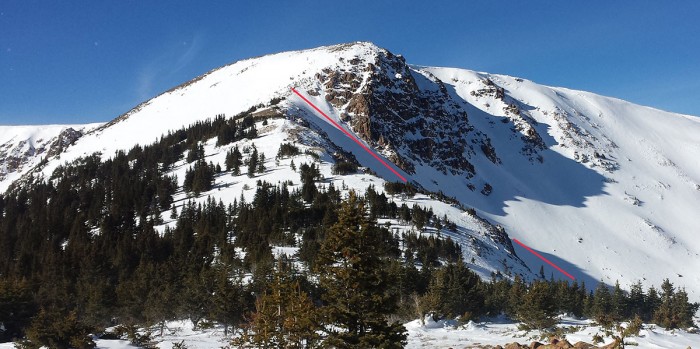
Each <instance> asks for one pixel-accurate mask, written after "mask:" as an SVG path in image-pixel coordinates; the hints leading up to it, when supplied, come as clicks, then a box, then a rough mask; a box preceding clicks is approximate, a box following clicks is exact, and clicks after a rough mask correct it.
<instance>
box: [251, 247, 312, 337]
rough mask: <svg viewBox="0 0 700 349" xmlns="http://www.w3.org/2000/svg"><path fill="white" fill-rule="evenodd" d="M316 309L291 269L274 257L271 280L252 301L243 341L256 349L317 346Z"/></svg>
mask: <svg viewBox="0 0 700 349" xmlns="http://www.w3.org/2000/svg"><path fill="white" fill-rule="evenodd" d="M318 329H319V322H318V316H317V311H316V309H315V307H314V305H313V303H312V302H311V298H309V296H308V294H306V292H304V291H302V290H301V287H300V284H299V281H298V280H294V279H293V278H292V277H291V270H290V269H289V267H287V266H285V265H284V264H283V262H282V261H281V260H278V263H277V268H276V270H275V272H274V275H273V278H272V281H271V283H270V284H269V286H268V288H267V289H266V291H265V293H264V294H263V295H262V296H260V297H259V298H258V299H257V301H256V302H255V313H254V314H253V315H252V320H251V323H250V330H251V331H252V334H248V335H247V336H245V337H246V338H244V339H243V340H244V341H245V342H248V343H250V344H253V345H255V346H257V347H260V348H290V349H303V348H315V347H317V346H318V340H319V336H318Z"/></svg>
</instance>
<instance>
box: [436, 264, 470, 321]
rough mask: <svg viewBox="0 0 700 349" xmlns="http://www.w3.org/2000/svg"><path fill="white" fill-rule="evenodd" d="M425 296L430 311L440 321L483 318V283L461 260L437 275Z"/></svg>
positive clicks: (442, 269) (437, 272)
mask: <svg viewBox="0 0 700 349" xmlns="http://www.w3.org/2000/svg"><path fill="white" fill-rule="evenodd" d="M426 297H427V299H426V301H427V302H426V303H427V305H428V307H429V308H428V309H430V310H431V311H432V312H433V316H434V317H437V318H442V317H449V318H453V317H456V316H460V317H461V319H462V320H464V321H467V320H471V319H474V318H476V317H478V316H479V315H482V313H483V309H484V296H483V293H482V288H481V281H480V279H479V277H478V276H477V275H476V274H475V273H474V272H472V271H471V270H469V269H467V267H466V266H465V265H464V262H463V261H462V260H461V259H459V260H457V262H455V263H449V264H447V265H446V266H444V267H442V268H440V269H438V270H437V271H436V272H435V274H434V275H433V281H432V282H431V284H430V288H429V291H428V295H427V296H426Z"/></svg>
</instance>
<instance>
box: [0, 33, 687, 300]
mask: <svg viewBox="0 0 700 349" xmlns="http://www.w3.org/2000/svg"><path fill="white" fill-rule="evenodd" d="M350 73H351V74H350ZM291 87H295V88H297V89H298V90H299V91H300V92H302V93H304V94H305V95H306V96H307V97H308V98H309V99H310V100H312V101H313V102H314V104H316V105H317V106H318V107H319V108H321V109H322V110H324V111H325V112H326V113H327V114H328V115H329V116H330V117H331V118H333V119H334V120H335V121H336V122H338V123H340V124H341V125H343V127H344V128H345V129H346V130H348V131H349V132H352V133H354V134H355V135H357V137H358V138H359V139H361V140H362V142H364V144H366V145H367V146H369V147H370V148H372V149H374V150H375V151H377V153H379V154H380V155H381V156H382V157H383V158H384V159H386V160H391V159H399V160H401V161H402V162H403V163H402V164H401V165H400V166H397V168H398V167H400V169H399V170H400V171H401V173H402V175H404V176H405V177H407V178H408V179H409V181H412V182H414V183H416V184H418V185H420V186H422V187H424V188H425V189H427V190H431V191H436V192H437V191H442V192H444V193H445V194H447V195H448V196H453V197H455V198H457V199H458V200H459V201H460V202H461V203H462V204H463V205H465V206H467V207H473V208H474V209H475V210H476V211H477V212H478V213H479V214H480V215H481V216H485V217H488V218H489V220H491V222H493V223H495V224H500V225H503V226H504V227H505V228H506V231H507V232H508V234H509V235H510V236H511V237H514V238H517V239H519V240H520V241H522V242H524V243H525V244H527V245H529V246H530V247H532V248H533V249H535V250H536V251H538V252H539V253H541V254H542V255H544V256H546V257H547V258H549V259H550V260H552V261H553V262H555V263H556V264H558V265H559V266H560V267H562V268H563V269H565V270H566V271H568V272H569V273H571V274H573V275H574V276H575V277H576V279H577V280H579V281H585V282H586V284H587V285H588V287H589V288H590V287H592V286H594V284H595V283H596V282H597V281H598V280H601V279H602V280H603V281H605V282H607V283H610V284H613V283H614V282H615V280H619V281H620V283H621V284H622V285H623V286H624V285H627V284H630V283H632V282H634V281H636V280H642V281H643V282H644V283H645V284H646V285H650V284H656V285H658V284H660V282H661V280H662V279H663V278H666V277H668V278H670V279H671V280H672V281H673V282H674V283H675V284H676V285H685V286H686V287H687V288H688V291H689V293H690V297H691V299H693V300H695V301H700V275H698V274H697V273H693V272H692V271H693V270H699V269H700V258H698V257H699V255H698V253H700V243H698V242H697V241H696V239H694V236H696V235H697V234H698V233H699V231H698V229H699V228H698V227H700V215H698V214H697V207H699V204H700V162H698V161H697V159H698V158H700V121H698V119H697V118H695V117H692V116H683V115H678V114H673V113H667V112H663V111H659V110H655V109H651V108H647V107H642V106H638V105H634V104H630V103H627V102H624V101H621V100H617V99H613V98H608V97H602V96H598V95H594V94H591V93H587V92H581V91H573V90H568V89H564V88H554V87H547V86H542V85H538V84H536V83H533V82H530V81H527V80H522V79H518V78H513V77H508V76H502V75H493V74H488V73H480V72H474V71H469V70H464V69H456V68H435V67H421V66H410V65H406V64H405V63H404V61H403V58H400V57H399V56H395V55H393V54H391V53H389V52H388V51H386V50H384V49H381V48H378V47H376V46H375V45H373V44H371V43H354V44H344V45H336V46H328V47H321V48H316V49H311V50H304V51H294V52H283V53H279V54H274V55H269V56H263V57H259V58H253V59H248V60H243V61H239V62H236V63H233V64H231V65H228V66H225V67H222V68H220V69H216V70H213V71H211V72H209V73H207V74H205V75H203V76H201V77H199V78H197V79H195V80H193V81H190V82H188V83H186V84H183V85H181V86H178V87H176V88H174V89H172V90H170V91H167V92H165V93H164V94H162V95H161V96H158V97H156V98H154V99H152V100H150V101H147V102H144V103H143V104H141V105H139V106H137V107H136V108H134V109H133V110H131V111H130V112H128V113H126V114H124V115H123V116H121V117H119V118H117V119H115V120H114V121H112V122H110V123H108V124H105V125H104V126H102V127H99V128H96V129H94V130H92V131H89V132H86V133H85V134H84V135H83V136H82V137H80V138H79V139H78V140H77V141H75V143H74V144H72V145H71V146H69V147H67V148H66V149H64V150H63V151H62V152H60V154H59V155H58V156H57V158H56V159H52V160H50V161H48V162H47V163H46V164H45V165H42V166H41V167H40V168H38V169H37V170H36V171H35V172H34V175H35V176H44V177H48V175H50V174H51V172H52V171H53V170H54V169H55V168H56V167H57V166H59V165H60V164H62V163H65V162H70V161H73V160H75V159H77V158H79V157H81V156H85V155H88V154H92V153H94V152H99V153H101V154H103V156H106V157H108V156H111V155H112V154H114V152H115V151H117V150H128V149H129V148H131V147H132V146H134V145H135V144H141V145H145V144H149V143H152V142H154V141H156V140H157V139H158V138H159V137H160V136H161V135H163V134H164V133H167V132H168V131H170V130H176V129H179V128H182V127H184V126H187V125H190V124H192V123H194V122H196V121H198V120H203V119H206V118H212V117H214V116H215V115H218V114H224V115H226V116H227V117H231V116H233V115H236V114H238V113H241V112H243V111H246V110H248V109H250V108H251V107H252V106H259V107H260V108H261V109H265V108H266V107H267V106H269V105H270V104H271V101H272V100H273V99H276V98H281V99H282V101H281V102H279V104H277V108H279V111H280V113H282V114H283V115H284V116H285V117H286V120H285V121H284V122H282V121H279V122H278V121H275V123H273V125H272V126H274V127H275V128H274V129H270V130H268V132H267V133H266V134H265V135H264V136H263V138H261V139H260V140H255V141H253V142H255V143H256V145H257V146H258V147H259V148H263V149H264V151H265V153H266V156H267V159H269V160H268V162H269V164H268V169H269V171H268V173H266V174H265V176H269V177H265V178H269V180H268V181H272V182H273V183H274V182H276V181H278V180H283V179H286V178H292V179H296V177H297V175H295V174H293V173H292V172H290V171H291V170H290V169H288V168H287V167H286V166H288V163H287V162H285V161H281V162H280V165H279V166H277V165H276V164H273V162H272V160H271V159H273V158H274V156H275V153H276V149H277V147H278V145H279V142H282V141H283V140H284V139H293V140H295V141H298V142H300V143H302V144H305V145H306V146H308V147H310V148H314V149H315V151H317V152H318V153H319V154H320V155H321V161H322V168H324V171H325V172H324V175H325V176H327V178H332V179H329V180H330V181H335V182H337V183H342V182H345V183H346V184H347V185H349V186H350V187H357V188H358V189H360V190H361V189H362V187H363V186H366V185H367V184H368V183H375V185H376V186H377V188H380V187H381V185H380V184H381V182H382V181H383V180H390V181H396V180H397V178H396V177H395V175H394V174H393V173H391V172H390V171H389V170H388V169H386V168H384V167H383V166H382V165H381V164H379V163H378V162H377V161H376V160H375V159H373V158H372V157H371V156H369V155H368V154H366V153H365V152H364V151H363V150H362V149H361V148H360V147H359V146H358V145H357V144H355V143H354V142H353V141H351V140H350V139H349V138H347V137H346V136H344V135H343V134H342V133H341V132H340V131H339V130H337V129H335V128H334V127H333V126H332V125H331V124H330V123H329V122H328V121H327V120H325V119H324V118H323V117H321V116H319V115H318V114H317V113H316V112H315V111H313V110H311V108H309V107H308V106H307V105H306V104H305V103H304V102H303V101H301V100H300V99H299V98H298V97H296V96H294V95H293V94H292V92H291V90H290V89H291ZM362 94H366V95H367V96H369V97H372V96H374V95H381V96H382V98H386V99H384V100H385V101H389V102H392V104H391V105H389V104H387V105H388V106H386V108H384V111H385V112H384V113H383V114H381V115H379V114H376V115H369V116H368V118H369V121H370V122H368V123H364V124H363V123H362V122H361V121H362V120H361V117H362V115H360V114H359V113H357V112H354V111H353V110H356V109H353V103H354V102H356V100H355V101H353V100H352V99H353V98H355V97H357V96H360V95H362ZM369 97H368V98H369ZM368 101H369V102H367V103H366V104H367V105H369V106H370V107H372V108H377V107H384V106H382V105H380V106H377V105H376V103H374V105H373V104H372V103H373V102H372V100H371V99H368ZM369 110H375V109H369ZM434 110H437V112H435V113H432V111H434ZM307 125H308V126H309V127H310V129H309V128H307V127H306V126H307ZM367 125H369V126H367ZM368 128H369V129H368ZM290 130H295V131H293V133H294V134H297V135H298V134H301V136H300V137H298V138H294V137H291V138H290ZM299 130H301V131H302V132H300V131H299ZM424 144H425V147H423V145H424ZM489 144H490V145H491V146H492V148H491V149H490V150H489V147H488V146H487V145H489ZM446 147H447V148H450V150H451V151H450V152H447V153H441V150H444V149H445V148H446ZM317 148H318V149H317ZM340 148H342V149H344V150H345V151H348V152H351V153H353V154H354V155H355V157H356V158H357V160H358V161H359V163H360V164H361V165H362V166H364V167H367V168H369V169H371V170H372V171H374V172H375V173H376V174H377V175H378V177H374V176H371V175H352V176H332V175H331V174H330V170H329V169H330V164H331V162H332V159H331V157H330V154H332V152H333V151H334V150H333V149H340ZM424 148H426V149H427V148H430V150H431V151H427V152H425V153H421V154H419V152H420V151H421V150H423V149H424ZM226 149H227V148H217V147H215V146H214V142H213V141H212V142H209V143H208V145H207V156H208V157H210V158H211V159H212V160H216V161H218V162H221V163H223V156H224V154H225V151H226ZM460 149H461V150H463V151H461V150H460ZM298 160H299V161H301V159H298ZM308 160H309V161H310V159H308ZM465 161H466V163H465ZM295 162H296V163H297V164H299V162H298V161H297V160H295ZM36 163H37V164H38V161H37V162H36ZM395 163H396V162H395ZM446 164H447V165H446ZM397 165H398V164H397ZM470 165H471V166H473V170H471V171H470V167H469V166H470ZM324 166H325V167H324ZM186 168H187V165H185V164H179V167H177V168H176V169H175V171H176V172H177V171H180V172H183V173H184V171H185V170H186ZM227 176H229V177H227ZM183 177H184V176H182V175H180V176H179V178H183ZM15 178H16V177H12V178H10V177H8V178H6V179H4V180H2V179H0V180H2V182H0V183H2V186H0V189H1V190H4V189H5V188H7V185H8V184H9V181H11V180H14V179H15ZM217 184H220V185H218V186H217V188H216V189H215V190H214V191H215V192H216V193H204V195H205V196H204V197H206V195H215V196H216V197H217V198H221V199H222V200H224V201H232V200H233V199H235V198H238V197H240V195H241V192H243V194H244V195H246V196H248V195H252V193H253V192H254V191H252V190H248V191H246V190H244V189H243V188H244V186H245V185H246V184H248V185H249V187H253V188H254V183H253V182H251V183H248V181H247V180H246V179H244V178H232V177H230V175H223V176H221V177H219V178H217ZM487 188H490V189H488V190H487ZM178 200H180V201H182V200H184V194H182V196H181V197H179V198H178ZM413 200H414V201H415V202H420V203H421V204H423V203H425V204H426V205H430V206H431V207H433V208H434V210H436V211H437V210H438V207H441V208H440V210H445V214H448V215H449V216H450V218H451V219H454V220H455V221H457V222H459V224H460V227H461V228H460V229H462V230H463V232H464V234H461V235H460V236H461V237H462V238H464V239H465V244H466V245H465V246H466V248H465V251H466V252H465V253H468V254H473V255H476V252H474V251H476V250H477V248H476V247H475V246H474V245H470V244H469V243H468V239H469V238H468V236H475V237H479V236H480V237H479V238H477V239H478V240H479V241H481V242H483V243H488V244H490V245H489V246H490V247H489V248H488V249H487V250H488V251H491V252H492V253H493V255H491V256H490V257H488V258H486V257H485V258H482V259H479V260H478V261H477V264H479V265H480V266H481V267H482V268H483V270H482V272H481V274H482V275H487V274H488V272H489V271H493V270H497V269H500V268H502V266H501V265H500V264H501V263H500V260H502V257H504V256H506V257H507V256H509V255H510V254H509V253H508V251H507V250H508V248H507V247H508V246H507V244H503V243H502V242H494V239H493V236H492V235H489V234H488V233H487V230H488V229H487V228H486V225H483V224H484V223H483V222H481V223H476V221H475V219H473V218H472V217H470V216H468V215H466V214H465V213H463V212H461V210H459V209H457V208H455V207H451V206H450V205H447V204H444V203H440V202H438V201H436V200H432V201H430V200H426V199H425V198H421V197H417V198H415V199H413ZM443 207H444V208H443ZM441 212H442V211H441ZM456 238H459V237H457V236H456ZM488 241H491V242H490V243H489V242H488ZM515 249H516V252H517V254H518V256H519V257H520V258H522V260H524V261H525V262H526V264H527V265H528V266H529V268H530V269H531V270H538V269H539V267H540V265H542V264H544V263H542V262H541V261H540V260H538V259H537V258H536V257H534V256H532V255H531V254H530V253H529V252H527V251H525V250H523V249H521V248H520V247H517V246H516V247H515ZM499 251H500V252H499ZM480 263H481V264H480ZM509 267H510V268H519V271H521V272H522V273H527V270H526V269H524V267H522V266H519V261H517V260H516V259H510V262H509ZM545 269H546V273H547V275H549V274H550V273H553V275H554V276H555V277H564V276H563V275H561V274H559V273H558V272H556V271H555V270H553V269H550V268H549V267H548V266H545Z"/></svg>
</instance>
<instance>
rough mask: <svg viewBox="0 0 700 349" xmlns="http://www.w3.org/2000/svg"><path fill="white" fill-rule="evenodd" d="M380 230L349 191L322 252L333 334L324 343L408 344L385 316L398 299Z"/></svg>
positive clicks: (325, 298)
mask: <svg viewBox="0 0 700 349" xmlns="http://www.w3.org/2000/svg"><path fill="white" fill-rule="evenodd" d="M377 231H378V227H377V226H376V224H375V222H372V221H370V220H369V219H368V218H367V216H366V211H365V205H364V202H363V201H362V200H361V199H360V198H359V197H358V196H357V194H355V193H354V192H350V196H349V198H348V199H347V201H345V202H344V203H343V204H342V205H341V207H340V209H339V212H338V222H337V223H336V224H334V225H333V226H332V227H331V228H330V229H328V231H327V232H326V239H325V240H324V241H323V244H322V246H321V251H320V252H319V261H318V267H317V271H318V273H319V284H320V286H321V288H322V290H323V293H322V295H321V299H322V300H323V301H324V307H323V308H322V312H323V315H324V321H325V324H326V328H325V331H326V332H327V333H328V335H327V337H326V338H325V340H324V345H325V346H329V347H336V348H402V347H403V346H404V345H405V344H406V329H405V328H404V327H403V326H402V325H401V324H399V323H393V324H389V323H387V320H386V318H385V314H391V313H392V312H394V310H395V309H396V302H395V300H394V299H392V297H391V296H390V295H389V294H388V292H387V291H388V289H389V285H391V283H392V280H391V276H390V275H388V273H387V269H388V263H387V261H386V260H385V259H383V258H382V256H381V255H380V251H382V250H383V248H382V246H381V245H382V243H383V241H382V240H381V239H379V238H378V237H379V234H378V233H377Z"/></svg>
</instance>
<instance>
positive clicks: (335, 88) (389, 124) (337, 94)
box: [315, 50, 500, 179]
mask: <svg viewBox="0 0 700 349" xmlns="http://www.w3.org/2000/svg"><path fill="white" fill-rule="evenodd" d="M349 63H350V66H349V67H348V66H345V68H339V69H338V70H332V69H324V70H323V71H321V72H320V73H318V74H316V76H315V77H316V79H317V80H318V81H319V82H320V83H321V85H322V86H323V88H324V93H325V99H326V100H327V101H328V102H329V103H330V104H332V105H333V106H334V107H335V108H337V109H338V110H339V111H340V112H341V117H342V119H343V120H344V121H346V122H348V123H349V124H350V126H351V127H352V129H353V130H354V131H355V133H356V134H358V135H359V137H360V138H362V139H363V140H364V141H366V142H368V143H369V144H371V145H372V146H374V147H376V148H377V149H379V150H380V151H381V152H382V153H383V154H384V155H385V156H387V158H389V160H391V161H392V162H393V163H395V164H396V165H397V166H399V167H400V168H401V169H403V170H404V171H406V172H408V173H411V174H413V173H415V166H416V165H426V166H431V167H434V168H436V169H437V170H439V171H441V172H442V173H443V174H448V173H450V174H452V175H460V176H464V177H466V178H467V179H469V178H472V177H473V176H474V174H475V169H474V166H473V165H472V163H471V162H470V161H469V159H471V158H472V157H473V156H475V155H476V154H477V150H479V151H481V152H483V153H484V154H485V156H486V157H487V158H488V159H489V160H490V161H492V162H493V163H498V162H500V160H499V159H498V156H497V155H496V151H495V149H494V147H493V146H492V145H491V142H490V140H489V139H488V137H487V136H485V135H484V134H482V133H480V132H478V131H475V129H474V127H473V126H471V125H470V123H469V119H468V116H467V112H466V111H465V110H464V109H463V107H462V106H461V104H459V103H457V102H456V101H455V100H453V99H452V97H451V95H450V94H449V93H448V91H447V88H446V87H445V85H444V84H443V83H442V81H440V80H439V79H438V78H436V77H435V76H433V75H432V74H430V73H425V72H423V73H419V72H417V71H415V70H413V69H411V68H410V67H409V66H408V65H407V64H406V62H405V61H404V59H403V57H401V56H396V55H393V54H392V53H391V52H389V51H386V50H380V51H379V53H378V55H377V56H376V59H375V61H374V62H367V61H362V60H360V59H353V60H350V61H349Z"/></svg>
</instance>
